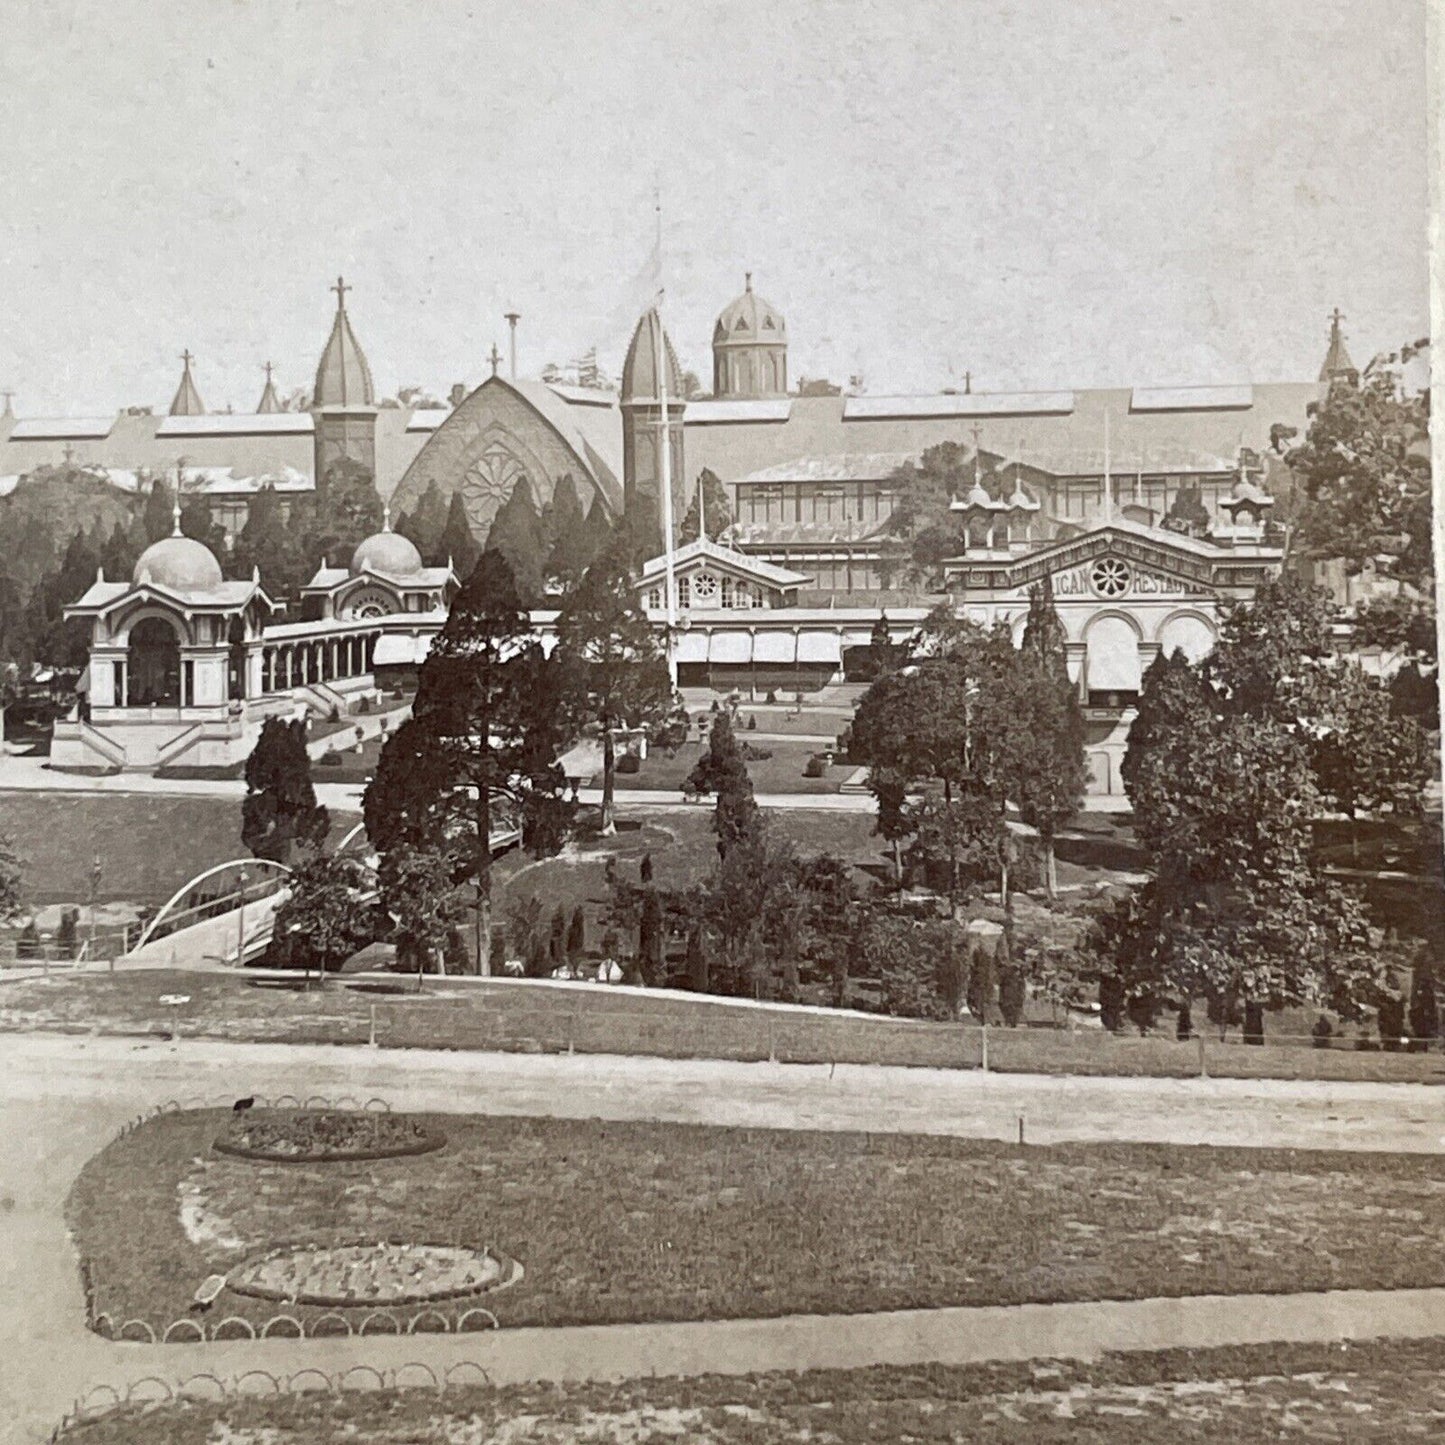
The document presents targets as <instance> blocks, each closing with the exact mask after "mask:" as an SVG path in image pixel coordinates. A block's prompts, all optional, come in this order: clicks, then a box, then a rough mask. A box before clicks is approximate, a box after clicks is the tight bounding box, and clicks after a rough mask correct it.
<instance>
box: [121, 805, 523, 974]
mask: <svg viewBox="0 0 1445 1445" xmlns="http://www.w3.org/2000/svg"><path fill="white" fill-rule="evenodd" d="M520 841H521V833H520V831H519V830H518V829H517V828H516V827H514V826H512V825H510V824H509V825H507V826H505V827H501V828H498V829H496V830H494V831H493V833H492V852H493V853H499V852H502V851H503V850H504V849H507V848H510V847H513V846H514V845H515V844H517V843H518V842H520ZM332 851H333V853H334V854H335V855H336V856H338V857H344V858H350V859H353V860H355V861H356V862H357V863H360V864H361V865H362V867H363V868H365V869H366V870H367V872H368V873H371V872H373V871H374V870H375V867H376V854H375V853H374V852H373V851H372V848H371V844H370V841H369V840H368V839H367V836H366V825H365V824H364V823H357V824H356V825H355V826H354V827H353V828H352V829H351V830H350V831H349V832H348V833H346V834H345V836H344V837H343V838H342V839H341V841H340V843H338V844H337V845H336V847H335V848H334V849H333V850H332ZM290 879H291V870H290V869H289V868H288V867H287V866H286V865H285V864H284V863H275V862H272V861H271V860H270V859H268V858H235V859H233V860H232V861H231V862H229V863H218V864H217V865H216V866H215V867H214V868H207V869H206V870H205V871H204V872H202V873H198V874H197V875H196V876H195V877H194V878H192V879H191V880H190V882H189V883H187V884H185V885H184V886H183V887H181V888H178V889H177V890H176V891H175V893H173V894H172V895H171V896H170V898H168V899H167V900H166V902H165V904H164V906H163V907H161V908H160V909H159V910H158V912H157V913H156V915H155V917H154V918H152V919H151V920H150V921H149V922H148V923H147V924H146V926H145V928H144V929H143V930H142V931H141V934H140V936H139V938H138V939H137V940H136V942H135V944H134V945H133V946H132V947H131V949H130V950H129V952H128V953H127V954H126V961H127V962H129V963H148V964H152V965H155V966H172V965H174V966H176V967H185V966H187V965H195V964H200V963H210V964H217V963H221V964H231V965H240V964H245V963H248V962H250V961H252V960H253V959H256V958H259V957H260V956H261V955H262V954H263V953H264V952H265V951H266V948H267V946H268V945H269V944H270V942H271V937H272V934H273V933H274V932H275V926H276V913H277V910H278V909H279V908H280V907H281V905H282V904H283V903H284V902H285V901H286V900H287V899H288V898H289V897H290V896H291V887H290ZM375 896H376V895H375V891H374V889H373V890H372V891H371V892H370V893H369V894H367V895H365V896H362V895H358V903H363V902H369V901H370V900H371V899H372V898H374V897H375Z"/></svg>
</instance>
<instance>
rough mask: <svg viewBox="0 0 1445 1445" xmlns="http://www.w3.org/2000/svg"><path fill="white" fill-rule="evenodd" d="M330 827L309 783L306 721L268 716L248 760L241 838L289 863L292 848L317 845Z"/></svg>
mask: <svg viewBox="0 0 1445 1445" xmlns="http://www.w3.org/2000/svg"><path fill="white" fill-rule="evenodd" d="M330 826H331V820H330V817H329V815H328V814H327V811H326V809H325V808H324V807H322V806H321V805H320V804H319V803H318V802H317V801H316V789H315V788H314V787H312V785H311V759H310V758H309V757H308V756H307V753H306V724H305V723H304V722H302V721H301V720H300V719H299V718H298V719H295V720H294V721H288V720H287V719H285V718H277V717H272V718H267V719H266V721H265V722H264V723H262V724H261V735H260V736H259V737H258V738H257V739H256V746H255V748H254V749H252V752H251V756H250V757H249V758H247V759H246V796H245V798H244V799H242V802H241V841H242V842H243V843H244V844H245V845H246V847H247V848H249V849H250V850H251V852H252V853H253V854H254V855H255V856H256V857H257V858H270V859H271V860H272V861H273V862H276V863H289V862H290V861H291V851H292V849H293V848H294V847H297V846H301V845H305V846H309V847H313V848H319V847H320V846H321V844H322V843H323V842H324V841H325V839H326V834H327V832H328V830H329V829H330Z"/></svg>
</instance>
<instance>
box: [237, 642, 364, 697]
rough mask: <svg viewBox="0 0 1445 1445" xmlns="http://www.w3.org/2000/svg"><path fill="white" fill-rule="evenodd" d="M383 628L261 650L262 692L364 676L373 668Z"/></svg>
mask: <svg viewBox="0 0 1445 1445" xmlns="http://www.w3.org/2000/svg"><path fill="white" fill-rule="evenodd" d="M380 636H381V633H380V632H365V633H361V632H356V633H351V634H349V635H347V636H344V637H323V638H319V639H315V640H312V641H305V640H299V639H298V640H297V641H296V642H280V643H275V644H274V645H272V646H270V647H265V648H263V649H262V652H261V691H262V693H273V692H285V691H286V690H287V689H288V688H293V687H304V686H306V685H307V684H309V683H316V682H332V681H334V680H336V679H338V678H350V677H361V676H363V675H364V674H366V673H368V672H370V671H371V659H372V654H373V653H374V652H375V651H376V643H377V639H378V638H379V637H380Z"/></svg>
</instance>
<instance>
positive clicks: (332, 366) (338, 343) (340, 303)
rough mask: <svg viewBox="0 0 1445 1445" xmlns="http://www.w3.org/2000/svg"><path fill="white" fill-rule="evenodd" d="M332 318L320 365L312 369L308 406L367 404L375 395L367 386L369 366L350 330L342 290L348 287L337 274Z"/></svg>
mask: <svg viewBox="0 0 1445 1445" xmlns="http://www.w3.org/2000/svg"><path fill="white" fill-rule="evenodd" d="M331 289H332V290H333V291H334V292H336V319H335V320H334V321H333V322H332V323H331V335H330V336H329V337H328V338H327V341H326V350H325V351H323V352H322V353H321V364H320V365H319V366H318V367H317V368H316V388H315V393H314V396H313V397H312V403H311V404H312V405H313V406H316V407H323V406H371V405H373V404H374V402H375V394H374V392H373V390H372V385H371V368H370V367H369V366H368V365H367V364H366V357H365V355H364V354H363V353H362V350H361V347H360V345H359V344H358V343H357V340H356V333H355V332H354V331H352V329H351V318H350V317H349V316H348V315H347V313H346V293H347V292H348V291H350V290H351V287H350V286H348V285H347V284H346V282H345V280H344V279H343V278H342V277H340V276H338V277H337V278H336V285H334V286H333V287H332V288H331Z"/></svg>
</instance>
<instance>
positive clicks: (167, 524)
mask: <svg viewBox="0 0 1445 1445" xmlns="http://www.w3.org/2000/svg"><path fill="white" fill-rule="evenodd" d="M174 505H175V493H174V492H172V491H171V489H170V487H169V486H168V485H167V484H166V479H165V478H164V477H157V478H156V479H155V481H154V482H152V483H151V489H150V491H149V492H147V493H146V504H145V510H144V512H143V513H142V519H143V521H144V522H145V529H146V537H147V538H148V539H149V540H150V541H152V542H159V541H160V539H161V538H162V537H169V536H170V535H171V528H172V526H173V523H174V518H173V513H172V508H173V507H174Z"/></svg>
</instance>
